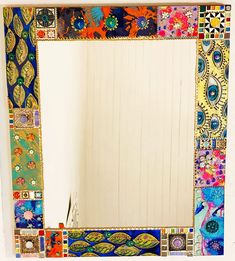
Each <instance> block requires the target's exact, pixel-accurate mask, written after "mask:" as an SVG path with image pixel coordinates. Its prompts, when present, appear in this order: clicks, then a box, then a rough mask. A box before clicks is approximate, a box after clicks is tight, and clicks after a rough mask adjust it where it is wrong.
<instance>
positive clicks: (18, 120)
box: [14, 108, 34, 128]
mask: <svg viewBox="0 0 235 261" xmlns="http://www.w3.org/2000/svg"><path fill="white" fill-rule="evenodd" d="M14 125H15V127H16V128H32V127H34V123H33V110H32V109H21V108H18V109H14Z"/></svg>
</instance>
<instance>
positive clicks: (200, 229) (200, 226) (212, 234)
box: [194, 187, 224, 256]
mask: <svg viewBox="0 0 235 261" xmlns="http://www.w3.org/2000/svg"><path fill="white" fill-rule="evenodd" d="M194 214H195V217H194V222H195V239H194V251H195V253H194V254H195V255H196V256H201V255H223V253H224V187H209V188H197V189H195V213H194Z"/></svg>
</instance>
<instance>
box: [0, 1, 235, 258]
mask: <svg viewBox="0 0 235 261" xmlns="http://www.w3.org/2000/svg"><path fill="white" fill-rule="evenodd" d="M156 2H157V1H150V0H148V1H147V2H146V1H137V0H134V1H131V0H129V1H128V0H124V1H118V0H115V1H111V0H109V1H104V0H103V1H99V0H97V1H95V0H93V1H91V0H90V1H78V0H74V1H72V0H71V1H68V0H67V1H66V0H62V1H49V0H48V1H45V0H44V1H42V0H37V1H33V0H18V1H14V0H12V1H11V0H8V1H7V0H1V3H0V11H1V15H0V175H1V194H0V260H14V257H13V249H14V247H13V240H12V234H13V207H12V197H11V195H12V191H11V173H10V149H9V148H10V146H9V129H8V109H7V100H6V96H7V90H6V77H5V49H4V33H3V19H2V7H3V6H5V5H14V6H17V5H22V4H37V5H43V4H51V5H56V4H77V5H79V4H81V3H82V4H98V3H103V4H104V3H105V4H109V3H125V4H127V3H138V4H139V3H156ZM164 2H166V3H167V2H171V3H173V2H177V1H163V0H161V3H164ZM178 2H181V3H183V2H186V3H187V2H189V1H183V0H181V1H178ZM194 2H195V3H197V2H198V1H190V3H194ZM200 2H201V3H210V1H200ZM212 2H218V3H224V4H235V1H234V0H232V1H212ZM233 21H235V6H233V8H232V24H231V25H232V34H231V55H230V85H229V113H228V146H227V165H226V166H227V171H226V190H225V201H226V202H225V209H226V210H225V256H223V257H194V258H193V259H194V260H212V259H213V260H234V258H235V238H234V237H235V159H234V157H235V150H234V148H235V120H234V119H235V88H234V84H233V83H234V82H235V59H234V58H235V52H234V40H235V34H234V32H235V26H233V24H234V23H233ZM151 258H152V259H154V258H155V257H148V259H149V260H150V259H151ZM185 258H186V257H185ZM106 259H108V258H106ZM110 259H112V258H110ZM116 259H117V257H115V259H114V260H116ZM133 259H134V257H132V258H131V260H133ZM138 259H146V257H138ZM183 259H184V258H183V257H178V258H177V257H168V260H183ZM31 260H32V259H31ZM187 260H188V259H187Z"/></svg>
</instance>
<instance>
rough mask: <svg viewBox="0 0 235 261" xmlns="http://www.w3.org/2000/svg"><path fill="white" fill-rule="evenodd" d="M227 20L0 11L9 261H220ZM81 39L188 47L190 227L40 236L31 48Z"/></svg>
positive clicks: (225, 8) (217, 12)
mask: <svg viewBox="0 0 235 261" xmlns="http://www.w3.org/2000/svg"><path fill="white" fill-rule="evenodd" d="M230 11H231V6H229V5H220V6H214V5H190V6H187V5H186V6H181V5H167V6H161V5H156V6H136V7H133V6H124V7H120V6H119V7H115V6H100V7H99V6H96V7H94V6H93V7H92V6H87V7H85V6H83V7H60V8H56V7H50V8H48V7H47V8H44V7H37V8H28V7H19V8H18V7H15V8H11V7H7V8H4V23H5V39H6V62H7V63H6V71H7V87H8V99H9V126H10V137H11V154H12V180H13V200H14V212H15V227H16V230H15V248H16V257H68V256H115V255H119V256H133V255H145V256H148V255H161V256H168V255H187V256H191V255H221V254H223V248H224V229H223V226H224V183H225V163H226V162H225V160H226V136H227V98H228V97H227V95H228V75H229V44H230V42H229V37H230ZM81 39H88V40H92V39H101V40H106V39H152V40H169V39H178V40H180V39H188V40H190V39H194V40H196V41H197V64H198V70H197V72H196V76H197V80H196V110H195V111H196V125H195V171H194V174H193V175H194V177H195V184H194V205H195V206H194V210H195V213H194V226H193V227H189V228H174V227H172V228H148V229H147V228H146V229H143V228H129V229H124V228H123V229H121V228H120V229H116V230H115V229H111V228H110V229H107V230H102V229H93V230H81V229H65V228H64V227H63V225H60V226H59V228H58V229H53V230H52V229H47V228H45V227H44V213H43V211H44V210H43V201H44V197H43V175H42V154H41V146H42V144H41V136H40V135H41V134H40V133H41V126H40V106H39V99H40V97H39V93H40V92H39V77H38V66H37V64H38V60H37V59H38V58H37V48H36V46H37V41H43V40H81ZM193 242H194V243H193Z"/></svg>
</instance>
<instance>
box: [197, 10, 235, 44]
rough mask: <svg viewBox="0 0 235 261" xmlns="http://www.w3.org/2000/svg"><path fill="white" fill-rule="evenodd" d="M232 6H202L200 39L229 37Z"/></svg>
mask: <svg viewBox="0 0 235 261" xmlns="http://www.w3.org/2000/svg"><path fill="white" fill-rule="evenodd" d="M230 11H231V6H229V5H228V6H224V5H218V6H215V5H211V6H210V5H207V6H201V7H200V13H199V39H229V37H230Z"/></svg>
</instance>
